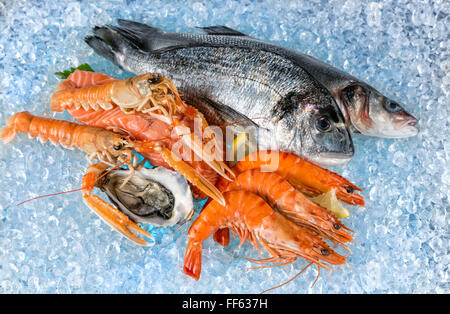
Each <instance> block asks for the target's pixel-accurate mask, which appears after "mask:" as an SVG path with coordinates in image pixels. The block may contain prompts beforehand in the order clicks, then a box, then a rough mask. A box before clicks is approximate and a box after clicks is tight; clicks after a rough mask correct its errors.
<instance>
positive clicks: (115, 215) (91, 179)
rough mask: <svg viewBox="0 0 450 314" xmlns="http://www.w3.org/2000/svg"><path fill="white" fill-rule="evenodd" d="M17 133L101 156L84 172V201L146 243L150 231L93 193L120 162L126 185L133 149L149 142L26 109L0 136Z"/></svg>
mask: <svg viewBox="0 0 450 314" xmlns="http://www.w3.org/2000/svg"><path fill="white" fill-rule="evenodd" d="M17 133H27V134H28V135H29V136H30V137H31V138H35V137H39V139H40V140H41V141H42V142H47V141H48V140H50V141H51V142H52V143H53V144H55V145H58V144H59V145H61V146H63V147H65V148H74V147H77V148H79V149H80V150H82V151H84V152H86V153H87V158H88V160H89V161H90V162H92V161H93V160H94V159H98V160H99V161H100V162H99V163H96V164H93V165H91V166H90V167H89V168H88V171H87V173H86V174H85V175H84V176H83V180H82V188H81V189H80V190H81V191H82V195H83V200H84V202H85V203H86V205H87V206H88V207H90V208H91V209H92V210H93V211H94V212H95V213H96V214H97V215H98V216H100V217H101V218H102V219H103V220H104V221H106V222H107V223H108V224H109V225H110V226H111V227H112V228H114V229H115V230H116V231H118V232H120V233H121V234H122V235H124V236H125V237H127V238H128V239H130V240H131V241H133V242H135V243H137V244H140V245H146V241H145V240H144V239H142V238H139V237H138V236H137V235H145V236H148V237H150V236H151V235H150V234H149V233H148V232H147V231H145V230H144V229H142V228H141V227H139V226H138V225H137V224H136V223H135V222H134V221H133V220H131V219H130V218H129V217H128V216H127V215H125V214H124V213H122V212H121V211H120V210H118V209H117V208H115V207H114V206H112V205H110V204H108V203H107V202H105V201H104V200H102V199H101V198H99V197H98V196H96V195H92V190H93V188H94V187H95V184H96V183H97V181H98V180H99V179H101V178H102V177H103V176H105V175H106V174H107V173H108V171H107V170H108V169H109V168H110V167H111V166H113V167H114V168H112V169H115V168H117V167H119V166H121V165H127V166H128V167H130V168H131V169H130V170H129V173H128V175H127V177H126V178H125V179H124V180H123V181H122V182H121V188H123V187H124V186H125V185H126V184H127V183H128V181H129V180H130V179H132V178H133V176H134V175H135V168H136V166H137V164H136V163H137V159H136V157H135V156H133V154H132V151H133V150H136V151H138V152H146V151H148V150H149V146H148V143H145V142H140V141H133V140H131V139H130V138H129V137H127V136H125V135H120V134H116V133H114V132H112V131H108V130H105V129H102V128H98V127H92V126H86V125H80V124H77V123H73V122H68V121H64V120H56V119H49V118H43V117H37V116H34V115H32V114H30V113H29V112H26V111H24V112H19V113H17V114H15V115H13V116H12V117H11V118H10V119H9V120H8V122H7V124H6V126H5V128H3V129H2V131H1V132H0V138H1V139H2V140H3V142H4V144H6V143H9V142H11V141H13V140H14V138H15V136H16V134H17ZM150 149H151V148H150ZM162 153H163V154H166V155H167V157H166V158H171V154H169V152H165V151H162ZM172 187H173V186H172ZM188 195H190V191H189V192H188ZM191 210H192V208H191ZM183 215H184V216H185V217H184V218H186V217H190V216H192V211H189V212H186V213H183Z"/></svg>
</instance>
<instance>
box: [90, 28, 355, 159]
mask: <svg viewBox="0 0 450 314" xmlns="http://www.w3.org/2000/svg"><path fill="white" fill-rule="evenodd" d="M118 23H119V25H120V27H116V26H104V27H95V28H94V36H88V37H86V42H87V43H88V44H89V45H90V46H91V47H92V48H93V49H94V50H95V51H96V52H97V53H98V54H100V55H101V56H104V57H106V58H107V59H109V60H111V61H112V62H114V63H115V64H117V65H118V66H120V67H121V68H123V69H124V70H126V71H129V72H132V73H136V74H143V73H147V72H152V73H155V72H157V73H161V74H163V75H166V76H168V77H169V78H170V79H171V80H173V81H174V83H175V85H176V86H177V88H178V89H179V90H180V94H183V97H184V100H185V101H187V102H188V103H189V104H190V105H193V106H198V108H199V109H200V111H201V112H202V113H203V114H205V117H206V119H207V120H208V121H209V123H210V124H211V123H212V122H211V119H214V118H215V117H217V115H218V112H222V113H224V116H227V117H228V118H231V120H230V121H233V122H236V121H241V120H248V119H253V121H250V124H253V125H257V126H258V128H257V130H258V131H257V132H256V133H257V140H258V144H259V145H260V147H263V148H265V147H269V148H277V149H280V150H283V151H286V152H292V153H295V154H297V155H301V156H304V157H306V158H308V159H310V160H312V161H315V162H316V163H319V164H322V165H331V164H338V163H342V162H346V161H348V160H349V159H350V158H351V157H352V156H353V154H354V148H353V142H352V138H351V134H350V131H349V129H348V127H347V126H346V124H345V120H344V116H343V114H342V112H341V110H340V109H339V107H338V105H337V104H336V102H335V100H334V98H333V96H332V95H331V94H330V92H329V91H328V90H327V89H326V88H325V87H324V86H323V85H322V84H320V83H319V82H318V81H317V80H315V79H314V78H313V77H312V76H311V75H310V74H308V73H307V72H306V71H305V70H304V69H303V68H302V67H301V66H299V65H298V64H297V63H296V61H295V58H294V56H295V55H294V54H293V53H292V52H289V51H288V50H286V49H284V48H281V47H277V46H274V45H271V44H267V43H264V42H261V41H257V40H254V39H251V38H249V37H246V36H230V35H228V34H223V33H222V34H221V35H217V36H216V35H195V34H180V33H168V32H165V31H163V30H161V29H159V28H154V27H151V26H148V25H145V24H141V23H136V22H131V21H125V20H119V22H118ZM196 100H205V101H196ZM202 104H203V105H204V104H206V105H207V107H206V109H208V108H209V109H211V108H213V107H214V108H216V109H217V110H210V113H211V114H208V112H207V110H203V109H205V108H201V106H202ZM257 119H260V120H257ZM247 122H249V121H247ZM242 123H245V122H242Z"/></svg>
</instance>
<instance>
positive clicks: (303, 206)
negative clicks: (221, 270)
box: [214, 169, 353, 249]
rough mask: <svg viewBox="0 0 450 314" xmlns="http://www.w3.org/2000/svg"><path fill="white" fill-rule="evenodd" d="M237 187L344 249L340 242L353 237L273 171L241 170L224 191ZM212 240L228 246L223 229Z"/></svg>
mask: <svg viewBox="0 0 450 314" xmlns="http://www.w3.org/2000/svg"><path fill="white" fill-rule="evenodd" d="M237 190H244V191H249V192H252V193H255V194H257V195H259V196H261V197H262V198H263V199H264V200H266V201H267V202H268V203H269V205H270V206H271V207H272V208H276V209H277V210H278V211H279V212H280V213H281V214H283V215H284V216H285V217H286V218H288V219H290V220H292V221H293V222H295V223H296V224H298V225H301V226H304V227H306V228H309V229H311V230H313V231H315V232H317V233H318V234H319V235H321V236H324V237H325V238H327V239H329V240H332V241H333V242H337V243H339V244H341V245H342V246H344V247H345V248H347V246H345V245H344V244H343V242H349V241H352V239H353V238H352V236H351V235H350V234H349V233H348V232H347V231H346V230H350V229H348V228H347V227H345V226H344V224H342V223H341V222H340V221H339V220H338V219H337V218H336V217H335V216H334V215H333V214H331V213H330V212H329V211H328V210H326V209H325V208H323V207H321V206H319V205H317V204H315V203H314V202H312V201H311V200H309V199H308V198H307V197H305V196H304V195H303V194H302V193H301V192H299V191H298V190H296V189H295V188H294V187H293V186H292V185H291V184H290V183H289V182H288V181H287V180H286V179H285V178H283V177H282V176H280V175H279V174H277V173H275V172H262V171H260V170H259V169H252V170H247V171H244V172H242V173H240V174H239V175H238V176H237V177H236V179H235V181H233V182H231V183H230V184H229V185H228V186H227V187H226V189H225V190H224V192H226V191H237ZM214 239H215V240H216V241H217V242H219V243H221V244H222V245H224V246H225V245H228V243H229V233H228V231H227V229H221V230H220V232H219V233H217V234H214ZM347 249H348V248H347Z"/></svg>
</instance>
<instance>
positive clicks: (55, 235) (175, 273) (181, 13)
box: [0, 0, 450, 293]
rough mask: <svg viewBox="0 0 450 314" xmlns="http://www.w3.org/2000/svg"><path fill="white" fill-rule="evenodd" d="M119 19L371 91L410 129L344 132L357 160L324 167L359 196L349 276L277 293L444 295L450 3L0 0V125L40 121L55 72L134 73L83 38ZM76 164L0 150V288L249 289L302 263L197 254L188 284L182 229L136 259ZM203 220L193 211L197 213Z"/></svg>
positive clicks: (73, 157)
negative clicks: (26, 117) (377, 134)
mask: <svg viewBox="0 0 450 314" xmlns="http://www.w3.org/2000/svg"><path fill="white" fill-rule="evenodd" d="M117 18H125V19H132V20H138V21H143V22H146V23H150V24H153V25H156V26H159V27H163V28H165V29H166V30H169V31H196V30H195V29H194V27H195V26H208V25H227V26H229V27H232V28H237V29H239V30H240V31H242V32H245V33H248V34H249V35H251V36H254V37H256V38H259V39H263V40H268V41H272V42H275V43H278V44H282V45H284V46H286V47H289V48H293V49H296V50H298V51H302V52H305V53H308V54H311V55H313V56H315V57H317V58H319V59H321V60H323V61H326V62H328V63H330V64H332V65H334V66H336V67H338V68H341V69H344V70H346V71H349V72H350V73H352V74H353V75H355V76H358V77H360V78H361V79H363V80H365V81H367V82H368V83H370V84H372V85H373V86H374V87H375V88H377V89H379V90H380V91H382V92H383V93H384V94H386V95H387V96H388V97H391V98H393V99H395V100H397V101H399V102H400V103H401V104H402V105H404V106H405V108H406V109H407V110H408V111H410V112H411V113H413V114H414V115H416V116H417V117H418V118H419V119H420V122H419V127H420V130H421V131H420V133H419V135H418V136H416V137H414V138H409V139H403V140H386V139H375V138H367V137H363V136H358V135H356V136H354V141H355V147H356V150H357V153H356V155H355V157H354V158H353V159H352V160H351V161H350V162H349V163H348V164H347V165H344V166H339V167H335V168H333V170H335V171H338V172H339V173H341V174H343V175H344V176H345V177H347V178H349V179H350V180H352V181H353V182H355V183H356V184H357V185H358V186H362V187H364V189H365V190H364V196H365V198H366V200H367V201H366V203H367V206H366V209H365V210H364V209H357V208H356V209H353V210H352V215H351V216H350V217H348V218H346V219H345V223H346V224H348V226H349V227H350V228H352V229H353V230H355V231H356V233H355V241H354V243H353V244H352V245H351V249H352V254H351V255H350V256H349V258H348V263H347V265H344V266H342V267H335V271H334V273H333V275H332V276H331V278H330V279H329V280H327V275H326V274H324V273H322V275H321V278H320V279H319V281H318V282H317V284H316V285H315V286H314V287H313V288H310V286H311V283H312V282H313V281H314V279H315V276H316V272H317V269H314V268H312V267H311V268H310V269H309V270H308V271H307V272H305V274H304V275H302V276H301V277H300V278H297V279H296V280H295V281H294V282H292V283H290V284H288V285H286V286H283V287H282V288H280V289H278V290H276V292H278V293H319V292H320V293H379V292H392V293H414V292H415V293H426V292H437V293H449V292H450V287H449V268H448V267H449V262H450V254H449V247H450V246H449V222H450V219H449V208H450V206H449V190H450V179H449V178H450V168H449V164H450V156H449V155H450V139H449V126H450V118H449V117H450V103H449V97H450V71H449V69H450V61H449V60H450V54H449V43H450V41H449V40H448V36H449V26H450V2H448V1H426V0H414V1H406V0H402V1H395V2H393V1H390V0H383V1H356V0H347V1H341V0H332V1H328V2H325V1H309V0H308V1H295V2H293V1H289V2H288V1H276V2H273V1H231V0H227V1H197V2H192V3H184V2H172V1H159V0H152V1H132V0H126V1H125V0H123V1H121V0H115V1H109V0H101V1H95V3H94V2H92V1H72V0H67V1H63V2H60V1H58V2H56V1H50V0H48V1H37V0H36V1H4V0H0V25H1V27H0V108H1V110H0V125H1V126H3V125H4V124H5V123H6V120H7V118H8V117H9V116H11V115H12V114H13V113H16V112H18V111H23V110H28V111H30V112H31V113H33V114H36V115H41V116H45V117H57V118H60V119H66V120H72V119H71V118H70V116H69V115H68V114H67V113H64V114H55V113H52V112H51V111H50V110H49V97H50V95H51V93H52V92H53V90H54V88H55V86H56V84H57V82H58V79H57V77H56V76H55V75H54V74H53V73H54V72H57V71H61V70H64V69H66V68H69V67H71V66H76V65H79V64H82V63H86V62H87V63H89V64H90V65H92V67H93V68H94V69H95V70H96V71H98V72H104V73H106V74H108V75H110V76H113V77H119V78H125V77H128V76H130V74H129V73H124V72H123V71H121V70H119V69H118V68H117V67H115V66H113V65H112V64H111V63H109V62H107V61H105V60H104V59H102V58H100V57H98V56H96V55H95V54H94V53H93V52H92V50H91V49H90V48H89V47H88V46H87V45H86V44H85V43H84V41H83V38H84V36H86V35H87V34H89V33H90V29H91V27H93V26H94V25H101V24H105V23H115V20H116V19H117ZM85 166H86V162H85V158H84V154H83V153H81V152H79V151H76V150H74V151H69V150H64V149H63V148H61V147H54V146H52V145H50V144H41V143H39V142H38V141H30V140H28V138H27V137H26V136H23V135H20V136H18V138H17V140H16V141H15V142H14V143H13V144H10V145H8V146H3V145H0V173H1V176H0V179H1V181H0V183H1V196H0V293H8V292H12V293H17V292H22V293H30V292H31V293H36V292H38V293H43V292H50V293H53V292H65V293H82V292H83V293H92V292H94V293H95V292H103V293H133V292H134V293H137V292H138V293H159V292H167V293H174V292H177V293H185V292H193V293H246V292H249V293H258V292H261V291H263V290H265V289H267V288H270V287H273V286H276V285H278V284H279V283H281V282H284V281H286V280H288V279H289V278H290V277H292V276H293V275H295V274H296V273H297V272H298V270H299V269H300V268H302V267H304V266H305V265H306V264H305V262H304V261H298V262H296V263H295V264H294V265H293V266H292V265H291V266H289V267H285V268H275V269H263V270H247V268H248V267H250V266H252V265H250V263H249V262H247V261H246V260H245V259H243V258H240V257H242V256H246V257H254V258H255V257H257V254H256V251H255V249H254V248H252V247H250V246H249V245H244V247H243V248H242V249H238V248H237V242H236V241H235V242H233V243H232V245H231V246H229V247H227V248H225V249H223V248H222V247H220V246H219V245H217V244H215V243H213V242H212V241H211V240H209V241H207V242H206V243H205V247H204V259H203V271H202V276H201V278H200V280H199V281H198V282H195V281H194V280H193V279H192V278H190V277H188V276H186V275H184V274H183V272H182V262H183V257H184V250H185V247H186V237H185V234H186V231H187V227H188V226H186V227H185V228H181V229H180V230H177V231H176V232H175V233H171V232H169V231H168V230H164V229H158V228H152V227H147V228H148V230H150V231H151V232H152V233H153V234H154V235H155V238H156V241H155V243H154V245H152V246H150V247H147V248H142V247H138V246H136V245H134V244H132V243H131V242H130V241H128V240H126V239H124V238H123V237H122V236H121V235H119V234H118V233H117V232H115V231H113V230H112V229H111V228H110V227H109V226H107V225H106V224H104V223H103V222H101V221H100V219H99V218H97V216H96V215H95V214H94V213H92V212H91V211H90V210H89V209H88V208H87V207H86V206H85V205H84V204H83V202H82V199H81V195H80V194H79V193H72V194H66V195H60V196H55V197H53V198H46V199H39V200H36V201H34V202H29V203H26V204H24V205H23V206H21V207H16V206H15V204H17V203H18V202H20V201H23V200H24V199H28V198H31V197H35V196H37V195H42V194H48V193H54V192H58V191H61V190H71V189H76V188H78V187H79V185H80V180H81V177H82V174H83V172H82V170H81V169H82V168H83V167H85ZM197 210H198V209H197Z"/></svg>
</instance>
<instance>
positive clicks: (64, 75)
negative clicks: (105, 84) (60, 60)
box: [55, 63, 95, 80]
mask: <svg viewBox="0 0 450 314" xmlns="http://www.w3.org/2000/svg"><path fill="white" fill-rule="evenodd" d="M75 70H81V71H90V72H95V71H94V70H93V69H92V68H91V66H90V65H89V64H87V63H84V64H81V65H79V66H78V67H76V68H73V67H71V68H70V70H65V71H63V72H55V75H57V76H59V77H60V78H61V79H63V80H65V79H67V78H68V77H69V75H70V74H72V73H73V72H75Z"/></svg>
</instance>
